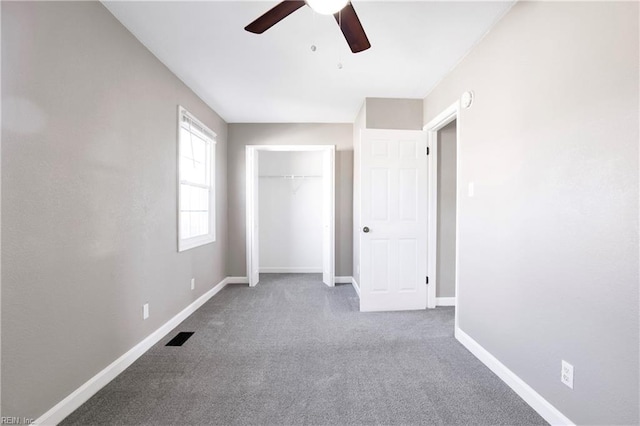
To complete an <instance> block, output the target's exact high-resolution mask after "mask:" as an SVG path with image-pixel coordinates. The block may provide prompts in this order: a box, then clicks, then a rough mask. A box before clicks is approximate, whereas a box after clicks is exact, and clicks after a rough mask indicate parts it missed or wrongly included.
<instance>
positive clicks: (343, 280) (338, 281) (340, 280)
mask: <svg viewBox="0 0 640 426" xmlns="http://www.w3.org/2000/svg"><path fill="white" fill-rule="evenodd" d="M352 280H353V277H335V278H334V282H335V283H336V284H351V281H352Z"/></svg>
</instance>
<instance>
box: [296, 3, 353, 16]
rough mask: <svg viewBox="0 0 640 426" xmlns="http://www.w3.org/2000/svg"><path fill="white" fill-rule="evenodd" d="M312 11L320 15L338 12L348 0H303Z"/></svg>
mask: <svg viewBox="0 0 640 426" xmlns="http://www.w3.org/2000/svg"><path fill="white" fill-rule="evenodd" d="M305 1H306V2H307V4H308V5H309V7H310V8H311V9H313V11H314V12H316V13H319V14H321V15H333V14H335V13H338V12H339V11H341V10H342V9H344V7H345V6H346V5H347V3H349V0H305Z"/></svg>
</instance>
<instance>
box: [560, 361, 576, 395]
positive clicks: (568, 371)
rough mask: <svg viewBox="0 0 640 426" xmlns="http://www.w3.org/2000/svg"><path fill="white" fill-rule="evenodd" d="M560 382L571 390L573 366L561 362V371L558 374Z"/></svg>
mask: <svg viewBox="0 0 640 426" xmlns="http://www.w3.org/2000/svg"><path fill="white" fill-rule="evenodd" d="M560 381H561V382H562V383H564V384H565V385H567V386H569V387H570V388H571V389H573V365H571V364H569V363H568V362H567V361H565V360H562V371H561V373H560Z"/></svg>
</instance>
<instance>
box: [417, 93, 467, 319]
mask: <svg viewBox="0 0 640 426" xmlns="http://www.w3.org/2000/svg"><path fill="white" fill-rule="evenodd" d="M453 120H456V254H455V262H456V264H455V271H456V277H455V295H456V298H457V297H458V296H459V295H460V293H459V289H458V281H459V280H458V277H459V276H460V267H459V265H460V220H459V219H460V214H459V212H460V190H459V188H460V153H461V149H460V127H461V126H462V124H461V122H460V102H459V101H458V100H456V101H455V102H454V103H453V104H451V105H450V106H449V107H448V108H446V109H445V110H444V111H442V112H441V113H440V114H438V115H437V116H436V117H435V118H434V119H433V120H431V121H429V123H427V124H426V125H425V126H424V130H426V131H427V138H428V139H427V143H428V144H429V147H430V148H431V153H430V155H429V236H428V249H427V252H428V259H429V261H428V273H427V275H428V276H429V277H431V280H430V281H431V284H432V285H431V284H430V285H429V287H428V289H427V293H428V296H427V308H435V307H436V304H437V300H436V288H437V286H438V280H437V270H436V265H437V260H438V250H437V244H438V225H437V223H438V131H439V130H440V129H442V128H443V127H444V126H446V125H447V124H449V123H451V122H452V121H453ZM459 315H460V309H456V311H455V313H454V323H455V328H456V329H457V328H458V317H459Z"/></svg>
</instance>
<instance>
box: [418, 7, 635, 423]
mask: <svg viewBox="0 0 640 426" xmlns="http://www.w3.org/2000/svg"><path fill="white" fill-rule="evenodd" d="M638 7H639V5H638V3H636V2H627V3H614V2H519V3H516V4H515V5H514V7H513V8H512V9H511V11H510V12H509V13H508V14H507V15H506V16H505V17H504V18H503V19H502V20H501V21H500V22H499V23H498V24H497V25H496V26H495V27H494V28H493V29H492V30H491V32H490V33H489V34H488V35H487V36H486V37H485V39H484V40H483V41H482V42H481V43H480V44H479V45H478V46H476V48H475V49H474V50H473V51H472V52H471V53H470V54H469V55H468V56H467V57H466V58H465V59H464V60H463V61H462V62H461V63H460V64H459V65H458V66H457V68H455V69H454V70H453V71H452V72H451V73H450V74H449V76H448V77H446V78H445V79H444V80H443V81H442V82H441V83H440V84H439V85H438V86H437V87H436V88H435V89H434V90H433V91H432V92H431V93H430V94H429V95H428V96H427V97H426V99H425V104H424V105H425V116H424V119H425V123H426V122H428V121H430V120H431V119H432V118H433V117H434V116H435V115H436V114H438V113H439V112H441V111H443V110H444V109H445V108H446V107H447V106H449V105H451V103H453V102H454V101H455V100H456V99H458V98H459V96H460V95H461V94H462V92H463V91H465V90H473V91H474V92H475V97H476V100H475V102H474V104H473V106H472V107H471V108H470V109H468V110H462V112H461V116H460V119H459V120H458V122H457V125H458V127H459V138H460V139H459V144H460V146H459V148H460V151H459V152H458V155H459V160H460V163H459V166H460V170H459V178H460V187H461V188H462V189H461V198H460V200H459V202H460V203H459V205H458V210H459V214H460V218H459V220H460V222H459V225H460V228H459V232H460V235H459V243H460V264H459V277H458V279H459V287H458V291H459V293H458V309H459V315H460V318H459V320H460V327H461V329H462V330H463V331H464V332H466V333H467V334H468V335H469V336H471V337H472V338H473V339H475V340H476V341H477V342H478V343H479V344H480V345H482V346H483V347H484V348H485V349H487V350H488V351H489V352H490V353H492V354H493V355H494V356H495V357H496V358H497V359H498V360H499V361H501V362H502V363H503V364H504V365H506V366H507V367H508V368H510V369H511V370H512V371H513V372H515V373H516V374H517V375H518V376H519V377H520V378H522V379H523V380H524V381H525V382H526V383H528V384H529V385H530V386H531V387H532V388H533V389H535V390H536V391H537V392H538V393H540V394H541V395H542V396H543V397H544V398H545V399H547V400H548V401H549V402H550V403H551V404H553V405H554V406H555V407H557V408H558V409H559V410H560V411H561V412H563V413H564V414H565V415H566V416H568V417H569V418H570V419H571V420H572V421H573V422H576V423H578V424H638V422H639V420H640V419H639V418H638V398H639V394H638V377H639V371H638V355H639V354H638V347H639V341H638V339H639V337H638V336H639V334H640V333H639V331H640V330H639V324H638V279H639V277H638V140H639V134H638V128H639V119H638V116H639V110H638V101H639V95H638V93H639V75H640V70H639V65H638V64H639V54H638V52H639V47H640V46H639V43H638V40H639V31H638V13H639V10H638ZM469 182H475V196H474V197H473V198H469V197H468V196H467V190H466V188H467V185H468V183H469ZM562 359H565V360H567V361H568V362H570V363H572V364H573V365H574V367H575V379H574V380H575V386H574V390H570V389H569V388H567V387H566V386H564V385H563V384H562V383H561V382H560V362H561V360H562Z"/></svg>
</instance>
